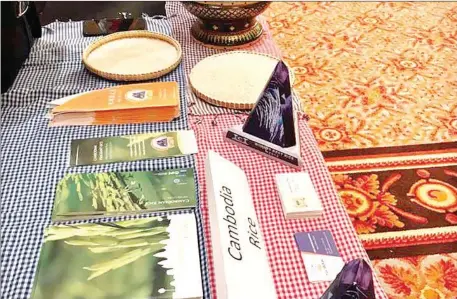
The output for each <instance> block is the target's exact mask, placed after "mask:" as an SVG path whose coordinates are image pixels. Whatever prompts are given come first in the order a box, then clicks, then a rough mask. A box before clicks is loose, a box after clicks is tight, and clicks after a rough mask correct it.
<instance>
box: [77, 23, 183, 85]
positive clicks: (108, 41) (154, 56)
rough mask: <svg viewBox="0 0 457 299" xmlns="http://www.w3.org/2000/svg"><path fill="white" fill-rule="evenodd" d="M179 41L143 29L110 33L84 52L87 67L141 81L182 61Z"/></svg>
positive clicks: (120, 78) (113, 77) (110, 76)
mask: <svg viewBox="0 0 457 299" xmlns="http://www.w3.org/2000/svg"><path fill="white" fill-rule="evenodd" d="M181 57H182V51H181V45H180V44H179V43H178V41H176V40H175V39H173V38H171V37H169V36H167V35H164V34H160V33H155V32H149V31H144V30H138V31H126V32H119V33H114V34H110V35H108V36H105V37H103V38H101V39H99V40H97V41H95V42H93V43H92V44H90V45H89V46H88V47H87V48H86V49H85V50H84V53H83V63H84V65H85V66H86V68H87V69H88V70H89V71H91V72H93V73H95V74H97V75H99V76H100V77H103V78H106V79H110V80H116V81H143V80H149V79H154V78H158V77H161V76H163V75H165V74H167V73H169V72H171V71H172V70H174V69H175V68H176V67H177V66H178V65H179V63H180V62H181Z"/></svg>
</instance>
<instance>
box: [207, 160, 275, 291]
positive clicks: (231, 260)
mask: <svg viewBox="0 0 457 299" xmlns="http://www.w3.org/2000/svg"><path fill="white" fill-rule="evenodd" d="M205 170H206V186H207V192H208V206H209V215H210V226H211V246H212V249H213V261H214V269H215V274H216V292H217V298H218V299H253V298H262V299H274V298H277V295H276V290H275V287H274V283H273V279H272V275H271V271H270V267H269V265H268V258H267V253H266V250H265V244H264V241H263V237H262V233H261V228H260V226H259V221H258V220H257V216H256V213H255V210H254V206H253V202H252V197H251V192H250V190H249V185H248V180H247V177H246V174H245V173H244V171H243V170H241V169H240V168H239V167H237V166H236V165H235V164H233V163H231V162H230V161H228V160H226V159H224V158H223V157H221V156H220V155H219V154H217V153H215V152H213V151H209V152H208V156H207V158H206V165H205Z"/></svg>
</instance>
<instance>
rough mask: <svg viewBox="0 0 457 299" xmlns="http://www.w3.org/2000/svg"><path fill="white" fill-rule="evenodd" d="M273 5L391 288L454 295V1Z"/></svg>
mask: <svg viewBox="0 0 457 299" xmlns="http://www.w3.org/2000/svg"><path fill="white" fill-rule="evenodd" d="M264 16H265V17H266V18H267V20H268V23H269V25H270V29H271V31H272V33H273V35H274V39H275V41H276V42H277V44H278V45H279V47H280V48H281V50H282V51H283V54H284V59H285V60H286V62H288V63H289V65H290V66H291V67H292V68H293V71H294V73H295V76H296V81H295V90H296V91H297V92H298V94H299V95H300V97H301V99H302V101H303V107H304V110H305V112H306V113H307V114H308V115H309V117H310V121H309V124H310V126H311V127H312V129H313V132H314V135H315V137H316V139H317V141H318V143H319V146H320V148H321V150H322V152H323V154H324V157H326V161H327V163H328V166H329V169H330V170H331V171H332V173H333V176H334V182H335V186H336V188H337V190H338V192H339V194H340V197H341V199H342V201H343V203H344V204H345V206H346V209H347V211H348V214H349V216H350V217H351V219H352V222H353V224H354V227H355V229H356V231H357V232H358V233H359V236H360V238H361V239H362V241H363V242H364V245H365V248H366V249H367V251H368V253H369V255H370V257H371V258H372V260H373V264H374V266H375V271H376V272H377V273H378V276H379V278H380V279H381V282H382V283H383V285H384V288H385V290H386V292H387V293H388V295H389V296H390V298H406V299H412V298H425V299H455V298H457V213H456V211H457V143H456V141H457V67H456V66H457V3H455V2H454V3H450V2H447V3H446V2H442V3H439V2H435V3H418V2H416V3H407V2H398V3H390V2H383V3H373V2H372V3H360V2H354V3H348V2H328V3H323V2H320V3H303V2H282V3H272V5H271V6H270V8H269V9H268V10H267V11H266V12H265V14H264Z"/></svg>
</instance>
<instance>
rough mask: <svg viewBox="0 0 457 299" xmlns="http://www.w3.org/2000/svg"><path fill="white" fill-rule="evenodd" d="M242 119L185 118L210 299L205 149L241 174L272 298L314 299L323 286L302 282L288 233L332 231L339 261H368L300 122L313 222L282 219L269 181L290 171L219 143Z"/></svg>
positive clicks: (299, 261) (297, 256) (297, 254)
mask: <svg viewBox="0 0 457 299" xmlns="http://www.w3.org/2000/svg"><path fill="white" fill-rule="evenodd" d="M244 118H245V116H237V115H219V116H217V117H215V116H209V115H207V116H191V117H190V123H191V127H192V129H193V130H194V131H195V134H196V137H197V142H198V147H199V153H198V154H197V171H198V180H199V185H200V190H201V196H200V200H201V210H202V215H203V222H204V230H205V238H206V242H207V244H206V248H207V250H208V259H209V271H210V273H209V274H210V275H209V277H210V285H211V289H212V290H211V293H212V295H213V296H214V297H213V298H215V296H216V295H215V276H214V269H213V263H212V250H211V236H210V227H209V225H210V223H209V215H208V205H207V194H206V182H205V175H204V173H205V172H204V171H205V169H204V161H205V159H206V155H207V152H208V150H210V149H212V150H214V151H216V152H217V153H219V154H220V155H222V156H223V157H224V158H226V159H228V160H230V161H232V162H233V163H235V164H236V165H237V166H239V167H241V168H242V169H243V170H244V171H245V172H246V175H247V177H248V180H249V185H250V188H251V192H252V197H253V201H254V207H255V210H256V213H257V217H258V219H259V222H260V225H261V228H262V233H263V236H264V239H265V244H266V249H267V253H268V259H269V263H270V268H271V272H272V275H273V279H274V282H275V287H276V291H277V293H278V298H284V299H285V298H290V299H300V298H303V299H305V298H306V299H311V298H312V299H314V298H320V296H321V295H322V293H323V292H324V291H325V290H326V289H327V287H328V285H329V283H328V282H322V283H310V282H309V281H308V279H307V276H306V272H305V267H304V264H303V261H302V258H301V255H300V252H299V251H298V248H297V246H296V243H295V240H294V233H297V232H303V231H314V230H323V229H328V230H330V231H331V232H332V234H333V237H334V238H335V241H336V244H337V246H338V250H339V252H340V253H341V255H342V257H343V259H344V260H345V262H347V261H349V260H351V259H354V258H364V259H365V260H367V261H369V258H368V256H367V254H366V251H365V250H364V249H363V246H362V244H361V242H360V241H359V239H358V237H357V234H356V232H355V230H354V228H353V226H352V224H351V221H350V219H349V217H348V215H347V213H346V211H345V209H344V207H343V205H342V204H341V202H340V201H339V199H338V195H337V193H336V190H335V187H334V186H333V182H332V180H331V177H330V174H329V172H328V170H327V167H326V166H325V164H324V159H323V157H322V155H321V153H320V151H319V149H318V147H317V144H316V141H315V139H314V137H313V134H312V132H311V130H310V129H309V127H308V125H307V124H306V121H305V120H300V124H299V130H300V141H301V154H302V157H303V159H304V167H303V168H304V169H303V170H304V171H306V172H308V173H309V175H310V176H311V179H312V181H313V183H314V186H315V188H316V191H317V193H318V194H319V197H320V199H321V200H322V202H323V205H324V210H325V211H324V215H323V216H322V217H320V218H318V219H312V220H311V219H310V220H287V221H286V220H285V219H284V215H283V211H282V208H281V202H280V199H279V194H278V191H277V189H276V184H275V181H274V178H275V175H276V174H278V173H287V172H296V171H297V170H294V169H293V168H291V167H288V166H286V165H283V164H281V163H279V162H276V161H274V160H271V159H268V158H266V157H264V156H262V155H260V154H257V153H254V152H251V151H248V150H245V149H242V148H241V147H238V146H236V145H234V144H232V143H229V142H228V141H226V140H224V131H225V130H226V129H228V128H230V127H232V126H233V125H236V124H242V123H243V122H244ZM375 288H376V296H377V298H387V296H386V295H385V293H384V292H383V290H382V289H381V287H380V285H379V282H378V281H377V279H376V278H375Z"/></svg>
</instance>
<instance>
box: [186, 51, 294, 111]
mask: <svg viewBox="0 0 457 299" xmlns="http://www.w3.org/2000/svg"><path fill="white" fill-rule="evenodd" d="M234 53H246V54H249V55H259V56H264V57H268V58H271V59H274V60H277V61H279V59H278V58H276V57H274V56H271V55H268V54H263V53H257V52H250V51H231V52H225V53H221V54H216V55H212V56H209V57H207V58H205V59H214V58H216V57H218V56H222V55H230V54H234ZM205 59H204V60H205ZM284 63H285V62H284ZM286 66H287V67H288V69H289V76H290V84H291V85H293V83H294V81H295V76H294V73H293V72H292V70H291V69H290V67H289V65H287V64H286ZM191 74H192V71H191ZM266 84H267V82H265V85H266ZM189 85H190V88H191V90H192V92H193V93H194V94H195V95H196V96H197V97H198V98H200V99H202V100H203V101H205V102H207V103H209V104H211V105H215V106H220V107H224V108H229V109H237V110H250V109H252V108H254V106H255V104H256V103H257V99H256V100H255V101H253V102H250V103H239V102H238V103H237V102H227V101H221V100H220V99H216V98H213V97H211V96H209V95H207V94H204V93H203V92H202V91H200V90H198V89H197V88H196V87H195V86H193V85H192V80H191V79H190V78H189ZM215 88H217V86H215ZM259 96H260V95H259Z"/></svg>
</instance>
